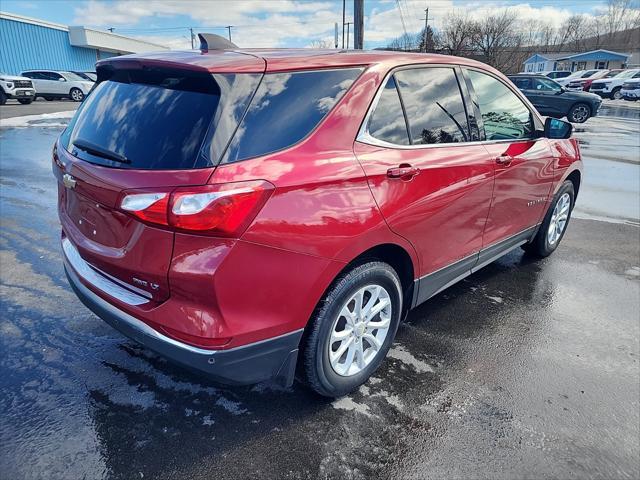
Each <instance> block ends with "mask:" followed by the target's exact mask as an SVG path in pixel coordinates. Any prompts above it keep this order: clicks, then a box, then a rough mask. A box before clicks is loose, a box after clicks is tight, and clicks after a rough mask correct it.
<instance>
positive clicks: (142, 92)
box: [62, 69, 261, 170]
mask: <svg viewBox="0 0 640 480" xmlns="http://www.w3.org/2000/svg"><path fill="white" fill-rule="evenodd" d="M260 76H261V75H251V74H243V75H231V74H230V75H216V74H209V73H204V72H187V71H168V70H153V69H144V70H115V71H113V72H112V73H111V74H110V76H109V78H108V79H107V80H106V81H102V82H100V83H98V84H97V85H96V87H95V88H94V90H93V91H92V92H91V94H90V95H89V96H88V97H87V98H86V100H85V101H84V102H83V104H82V106H81V108H80V109H79V110H78V113H77V114H76V116H75V117H74V119H73V121H72V122H71V123H70V124H69V126H68V127H67V130H66V131H65V134H64V135H63V137H62V142H63V144H64V145H65V147H66V148H67V150H69V151H71V152H72V153H73V154H74V155H75V156H77V157H78V158H81V159H83V160H86V161H88V162H91V163H96V164H99V165H105V166H110V167H116V168H134V169H151V170H166V169H189V168H203V167H207V166H211V165H215V163H217V158H215V159H210V158H209V156H208V155H207V154H206V153H201V147H202V145H203V142H204V141H205V138H207V140H208V141H212V140H213V138H214V137H215V143H216V144H224V145H226V143H228V141H229V139H230V136H231V134H232V133H233V130H234V129H235V128H236V127H237V124H238V122H239V120H240V118H241V115H242V113H243V111H244V110H245V109H246V107H247V105H248V102H249V100H250V99H251V95H252V94H253V92H254V91H255V88H256V87H257V84H258V82H259V80H260ZM237 77H242V79H241V81H239V82H237V81H236V80H237ZM236 83H239V85H237V86H238V88H234V86H235V84H236ZM230 91H233V94H230V93H229V92H230ZM225 92H226V93H225ZM221 98H225V99H226V102H225V101H221ZM229 103H231V104H229ZM225 107H228V108H226V109H225ZM216 118H217V119H219V120H220V123H221V125H220V127H221V128H220V129H219V132H215V131H213V130H212V131H210V125H211V124H212V121H213V120H214V119H216ZM208 134H209V136H210V137H211V138H209V137H208ZM216 134H217V135H218V136H221V135H222V136H226V139H225V140H220V139H218V138H217V137H216Z"/></svg>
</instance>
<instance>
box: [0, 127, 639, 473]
mask: <svg viewBox="0 0 640 480" xmlns="http://www.w3.org/2000/svg"><path fill="white" fill-rule="evenodd" d="M59 131H60V128H59V127H58V128H42V127H30V128H6V129H0V214H1V223H2V225H1V226H2V228H1V234H0V316H1V318H0V342H1V344H0V345H1V352H2V353H1V358H0V412H1V417H0V477H2V478H6V479H16V480H17V479H23V478H24V479H40V478H42V479H58V478H59V479H83V478H86V479H103V478H104V479H112V478H118V479H120V478H122V479H135V478H145V479H147V478H162V479H164V478H167V479H187V478H194V479H204V478H216V479H243V478H256V479H258V478H259V479H264V478H285V479H298V478H345V479H350V478H353V479H361V478H420V479H422V478H426V479H430V478H434V479H436V478H437V479H439V478H448V479H449V478H474V479H475V478H491V479H495V478H509V479H511V478H563V479H564V478H575V479H587V478H607V479H627V478H628V479H635V478H638V477H640V440H639V439H640V416H639V407H640V406H639V402H640V365H639V363H638V359H639V356H640V340H639V338H640V229H639V228H638V227H637V226H636V225H633V224H629V221H627V220H625V221H623V223H611V222H608V221H606V222H605V221H594V220H584V219H579V218H574V219H572V220H571V223H570V225H569V227H568V232H567V234H566V236H565V238H564V240H563V242H562V244H561V245H560V247H559V249H558V250H557V251H556V252H555V253H554V254H553V255H552V256H551V257H549V258H547V259H544V260H534V259H531V258H529V257H527V256H525V255H523V253H522V252H521V251H520V250H518V251H515V252H512V253H511V254H509V255H507V256H506V257H504V258H502V259H500V260H498V261H496V262H494V263H493V264H491V265H489V266H488V267H486V268H485V269H483V270H482V271H480V272H478V273H477V274H474V275H473V276H471V277H469V278H467V279H466V280H464V281H463V282H461V283H459V284H457V285H455V286H453V287H451V288H449V289H448V290H446V291H444V292H443V293H441V294H440V295H438V296H436V297H435V298H433V299H432V300H430V301H429V302H427V303H425V304H423V305H422V306H421V307H419V308H418V309H416V310H415V311H413V312H412V313H411V314H410V315H409V317H408V319H407V321H406V323H404V324H403V325H402V326H401V327H400V329H399V331H398V335H397V338H396V342H395V346H394V348H393V349H392V351H391V352H390V358H388V359H387V360H386V361H385V363H384V364H383V366H382V367H381V368H380V369H379V370H378V372H376V374H375V375H374V377H373V378H372V379H371V381H370V382H368V383H367V384H366V385H365V386H363V387H362V388H361V389H360V390H359V391H358V392H356V393H355V394H353V395H350V396H348V397H344V398H342V399H339V400H335V401H331V400H328V399H323V398H319V397H317V396H316V395H314V394H313V393H311V392H310V391H309V390H308V389H307V388H305V387H304V386H303V385H301V384H299V383H296V384H294V386H293V387H292V388H291V389H288V390H283V389H279V388H276V387H273V386H270V385H264V384H263V385H257V386H253V387H242V388H228V387H223V386H220V385H217V384H215V383H213V382H211V381H209V380H207V379H205V378H202V377H199V376H197V375H195V374H192V373H190V372H187V371H185V370H183V369H181V368H179V367H176V366H173V365H171V364H170V363H167V362H166V361H165V360H164V359H162V358H160V357H158V356H157V355H155V354H153V353H152V352H150V351H148V350H146V349H144V348H142V347H140V346H138V345H136V344H135V343H133V342H132V341H129V340H127V339H126V338H124V337H122V336H121V335H120V334H119V333H117V332H116V331H114V330H112V329H111V328H110V327H108V326H107V325H106V324H104V323H102V322H101V321H100V320H99V319H98V318H96V317H95V316H94V315H92V314H91V313H90V312H89V311H88V310H87V309H85V308H84V307H83V305H82V304H81V303H80V302H79V301H78V300H77V299H76V298H75V296H74V295H73V293H72V292H71V290H70V288H69V287H68V285H67V282H66V279H65V277H64V273H63V269H62V263H61V257H60V251H59V226H58V221H57V217H56V205H55V203H56V193H55V185H54V181H53V179H52V176H51V169H50V163H49V155H50V150H51V146H52V144H53V141H54V139H55V137H56V136H57V134H58V133H59ZM638 132H640V128H639V129H638ZM639 134H640V133H639ZM585 163H586V168H587V172H588V171H589V170H588V169H589V162H588V159H585ZM633 172H638V170H637V169H636V170H634V171H633ZM639 179H640V175H639ZM584 189H585V190H584V191H585V192H587V193H589V189H588V187H587V185H585V186H584ZM590 194H591V195H597V192H595V193H594V192H593V191H591V193H590ZM629 198H630V199H631V200H630V201H635V200H634V199H637V198H638V197H637V192H636V195H635V196H633V195H631V196H630V197H629ZM579 203H580V197H578V204H579ZM601 214H602V212H601ZM602 215H606V212H605V213H603V214H602ZM624 222H626V223H624Z"/></svg>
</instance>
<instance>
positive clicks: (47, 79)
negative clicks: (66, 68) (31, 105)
mask: <svg viewBox="0 0 640 480" xmlns="http://www.w3.org/2000/svg"><path fill="white" fill-rule="evenodd" d="M22 75H24V76H25V77H28V78H30V79H31V80H32V81H33V84H34V86H35V87H36V92H37V94H36V95H37V96H38V97H42V98H44V99H45V100H53V99H54V98H70V99H71V100H74V101H76V102H81V101H82V100H84V97H85V96H86V95H87V94H88V93H89V91H90V90H91V88H92V87H93V83H94V82H90V81H89V80H85V79H84V78H82V77H80V76H79V75H76V74H75V73H73V72H60V71H54V70H28V71H26V72H22Z"/></svg>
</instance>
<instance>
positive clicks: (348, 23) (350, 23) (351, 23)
mask: <svg viewBox="0 0 640 480" xmlns="http://www.w3.org/2000/svg"><path fill="white" fill-rule="evenodd" d="M345 25H346V26H347V50H349V25H353V22H347V23H346V24H345Z"/></svg>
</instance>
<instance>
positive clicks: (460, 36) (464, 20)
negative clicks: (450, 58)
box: [437, 12, 475, 56]
mask: <svg viewBox="0 0 640 480" xmlns="http://www.w3.org/2000/svg"><path fill="white" fill-rule="evenodd" d="M474 30H475V23H474V22H473V21H472V20H471V19H469V17H468V16H467V15H466V14H460V13H457V12H453V13H450V14H449V15H447V17H446V18H445V19H444V22H443V27H442V30H441V31H440V34H439V35H438V44H437V48H438V49H439V50H441V51H442V52H444V53H448V54H449V55H458V56H460V55H468V53H469V51H470V48H471V41H472V37H473V33H474Z"/></svg>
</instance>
